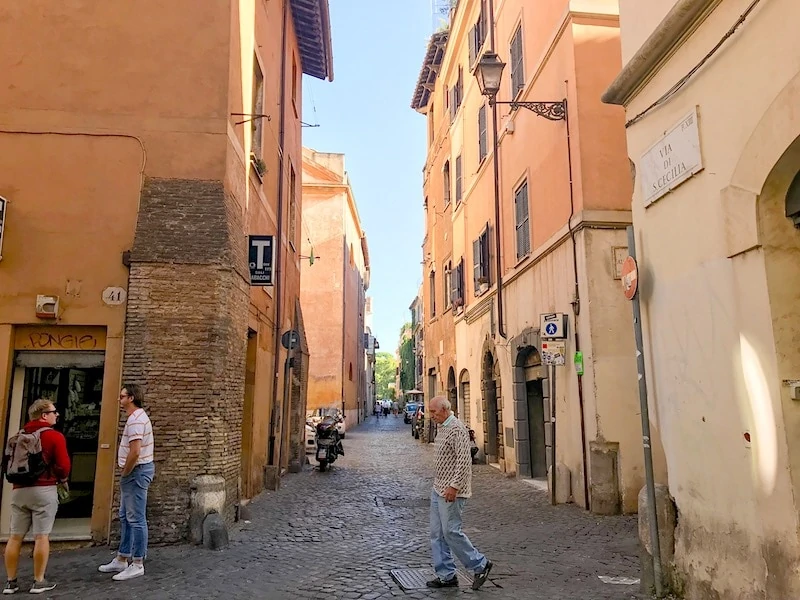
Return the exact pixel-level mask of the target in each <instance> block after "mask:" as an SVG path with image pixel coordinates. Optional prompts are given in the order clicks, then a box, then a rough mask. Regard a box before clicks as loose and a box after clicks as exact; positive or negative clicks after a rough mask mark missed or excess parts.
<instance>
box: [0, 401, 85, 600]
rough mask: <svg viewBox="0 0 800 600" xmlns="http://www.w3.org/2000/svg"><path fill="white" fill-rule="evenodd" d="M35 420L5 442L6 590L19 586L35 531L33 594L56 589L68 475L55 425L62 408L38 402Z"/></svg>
mask: <svg viewBox="0 0 800 600" xmlns="http://www.w3.org/2000/svg"><path fill="white" fill-rule="evenodd" d="M28 416H29V417H30V421H29V422H28V423H26V424H25V426H24V427H23V428H22V430H21V431H20V432H19V433H18V434H16V435H14V436H12V437H11V438H10V439H9V440H8V444H7V445H6V451H5V456H4V470H5V473H6V479H7V480H8V481H9V483H12V484H13V485H14V488H13V490H12V492H11V535H10V536H9V538H8V543H7V544H6V551H5V565H6V576H7V579H8V580H7V581H6V586H5V588H3V593H4V594H14V593H16V592H17V591H18V590H19V584H17V566H18V564H19V554H20V550H21V548H22V539H23V538H24V537H25V535H26V534H27V533H28V531H29V530H30V531H32V533H33V537H34V546H33V578H34V582H33V586H32V587H31V589H30V592H31V594H41V593H43V592H46V591H48V590H52V589H53V588H54V587H56V584H55V583H52V582H50V581H48V580H47V579H45V571H46V570H47V560H48V559H49V558H50V532H51V531H52V529H53V523H54V522H55V520H56V512H57V511H58V489H57V486H58V483H59V482H62V481H66V479H67V477H69V470H70V460H69V454H68V452H67V440H66V439H65V438H64V436H63V435H62V434H61V433H60V432H58V431H56V430H55V429H53V427H54V426H55V424H56V421H57V420H58V411H57V410H56V407H55V406H54V405H53V403H52V402H51V401H50V400H43V399H40V400H36V401H35V402H34V403H33V404H31V407H30V408H29V409H28Z"/></svg>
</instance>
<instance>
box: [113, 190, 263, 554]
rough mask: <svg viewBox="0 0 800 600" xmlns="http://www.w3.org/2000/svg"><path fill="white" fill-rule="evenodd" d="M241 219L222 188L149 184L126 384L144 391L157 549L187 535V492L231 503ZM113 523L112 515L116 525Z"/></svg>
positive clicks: (235, 489)
mask: <svg viewBox="0 0 800 600" xmlns="http://www.w3.org/2000/svg"><path fill="white" fill-rule="evenodd" d="M245 239H246V238H245V236H244V234H243V226H242V222H241V211H240V209H239V207H238V204H237V203H236V201H235V199H234V198H232V197H230V196H229V195H227V194H226V193H225V191H224V189H223V185H222V183H221V182H217V181H196V180H163V179H148V180H147V182H146V184H145V187H144V190H143V193H142V201H141V206H140V211H139V220H138V224H137V230H136V238H135V241H134V247H133V250H132V252H131V265H130V281H129V287H128V290H129V291H128V312H127V323H126V328H125V355H124V361H123V379H124V380H125V381H127V382H131V383H140V384H142V385H143V386H144V388H145V406H146V408H147V410H148V412H149V414H150V418H151V419H152V421H153V430H154V436H155V461H156V478H155V480H154V482H153V485H152V487H151V491H150V499H149V502H148V518H149V521H150V539H151V540H152V541H153V542H154V543H158V542H175V541H179V540H183V539H185V538H186V536H187V534H188V524H189V494H190V489H189V486H190V482H191V481H192V480H193V479H194V478H195V477H196V476H198V475H220V476H222V477H224V479H225V491H226V510H225V518H226V520H228V521H232V520H233V516H234V511H233V505H234V504H235V503H236V502H237V501H238V499H239V477H240V470H241V442H242V440H241V432H242V406H243V399H244V371H245V355H246V344H247V313H248V304H249V284H248V281H247V279H246V277H245V275H244V274H245V273H246V268H247V264H246V254H245V253H246V245H245ZM115 518H116V516H115Z"/></svg>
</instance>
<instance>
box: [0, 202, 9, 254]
mask: <svg viewBox="0 0 800 600" xmlns="http://www.w3.org/2000/svg"><path fill="white" fill-rule="evenodd" d="M7 204H8V202H7V200H6V199H5V198H3V197H2V196H0V258H3V225H4V224H5V222H6V205H7Z"/></svg>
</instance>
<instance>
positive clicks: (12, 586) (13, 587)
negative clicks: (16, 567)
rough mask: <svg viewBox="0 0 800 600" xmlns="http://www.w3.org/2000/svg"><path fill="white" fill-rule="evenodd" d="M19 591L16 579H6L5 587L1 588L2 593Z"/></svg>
mask: <svg viewBox="0 0 800 600" xmlns="http://www.w3.org/2000/svg"><path fill="white" fill-rule="evenodd" d="M18 591H19V584H18V583H17V580H16V579H9V580H8V581H6V587H4V588H3V593H4V594H16V593H17V592H18Z"/></svg>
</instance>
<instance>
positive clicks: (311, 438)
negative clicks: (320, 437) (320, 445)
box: [305, 421, 317, 454]
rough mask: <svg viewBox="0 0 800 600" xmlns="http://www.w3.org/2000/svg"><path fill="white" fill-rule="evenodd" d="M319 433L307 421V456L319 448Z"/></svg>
mask: <svg viewBox="0 0 800 600" xmlns="http://www.w3.org/2000/svg"><path fill="white" fill-rule="evenodd" d="M316 437H317V432H316V430H315V429H314V426H313V425H309V423H308V421H306V444H305V445H306V454H308V453H309V452H314V450H315V449H316V447H317V440H316Z"/></svg>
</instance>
